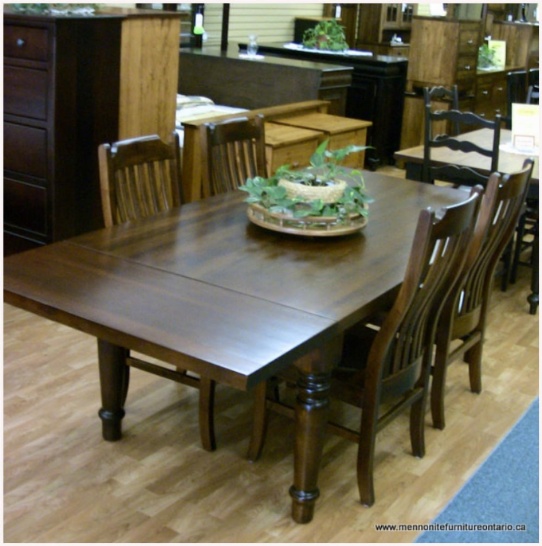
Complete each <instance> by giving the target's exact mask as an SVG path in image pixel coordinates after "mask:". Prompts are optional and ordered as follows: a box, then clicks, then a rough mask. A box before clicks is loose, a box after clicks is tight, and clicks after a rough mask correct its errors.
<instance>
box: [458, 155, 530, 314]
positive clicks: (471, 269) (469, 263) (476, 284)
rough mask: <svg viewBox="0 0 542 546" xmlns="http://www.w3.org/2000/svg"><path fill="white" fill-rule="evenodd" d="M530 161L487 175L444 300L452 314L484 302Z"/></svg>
mask: <svg viewBox="0 0 542 546" xmlns="http://www.w3.org/2000/svg"><path fill="white" fill-rule="evenodd" d="M533 164H534V162H533V160H532V159H528V160H526V161H525V163H524V165H523V169H522V170H521V171H519V172H517V173H513V174H506V175H504V176H501V175H499V174H498V173H493V174H492V175H491V176H490V177H489V181H488V183H487V188H486V191H485V193H484V196H483V198H482V204H481V207H480V214H479V217H478V221H477V223H476V227H475V232H474V237H473V239H472V242H471V245H470V247H469V250H468V252H467V260H466V263H465V273H464V275H462V276H461V277H460V278H459V279H458V283H457V287H456V289H454V290H453V291H452V293H451V295H450V302H448V303H447V306H451V309H450V311H451V312H453V313H454V314H455V316H463V315H467V314H469V313H473V312H475V311H476V312H478V310H479V309H480V308H481V306H482V305H483V304H487V301H488V299H489V291H490V289H491V286H492V282H491V281H492V278H493V275H494V272H495V268H496V266H497V263H498V261H499V259H500V256H501V254H502V253H503V251H504V249H505V248H506V246H507V245H508V243H509V242H510V240H511V238H512V236H513V234H514V230H515V227H516V225H517V222H518V219H519V216H520V214H521V211H522V208H523V204H524V202H525V199H526V196H527V191H528V188H529V181H530V179H531V175H532V171H533Z"/></svg>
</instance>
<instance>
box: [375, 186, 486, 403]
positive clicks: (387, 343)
mask: <svg viewBox="0 0 542 546" xmlns="http://www.w3.org/2000/svg"><path fill="white" fill-rule="evenodd" d="M481 193H482V188H481V187H480V186H477V187H476V188H474V189H473V190H472V192H471V195H470V196H469V198H468V199H467V200H465V201H464V202H462V203H460V204H458V205H454V206H450V207H447V208H445V209H443V212H442V214H441V215H439V216H440V218H438V217H437V215H436V213H435V212H434V211H431V210H430V209H426V210H423V211H422V212H421V213H420V216H419V219H418V225H417V229H416V233H415V236H414V241H413V244H412V249H411V253H410V258H409V261H408V265H407V270H406V274H405V278H404V281H403V284H402V285H401V289H400V291H399V294H398V296H397V298H396V300H395V303H394V305H393V307H392V309H391V311H390V313H388V315H387V316H386V319H385V320H384V322H383V324H382V327H381V329H380V331H379V332H378V334H377V336H376V338H375V341H374V343H373V345H372V347H371V351H370V353H369V360H368V367H367V370H368V373H369V370H371V369H372V372H371V373H372V374H374V373H375V370H378V371H377V376H378V377H380V378H381V379H382V381H383V386H384V388H385V389H388V390H391V391H393V392H395V394H397V389H400V390H403V391H404V390H405V389H407V388H412V386H413V385H414V383H415V382H416V381H418V380H419V378H420V371H421V370H422V369H427V366H428V365H429V363H430V361H431V359H430V354H431V351H432V345H433V339H434V335H435V327H436V323H437V317H438V315H439V313H440V311H441V308H442V305H443V302H444V301H445V299H446V296H447V294H448V292H449V290H450V289H451V287H452V286H453V283H454V282H455V280H456V278H457V276H458V275H459V273H460V272H461V268H462V267H463V264H464V261H465V252H464V249H465V248H466V246H467V245H468V244H469V242H470V240H471V238H472V234H473V229H474V223H475V220H476V217H477V213H478V208H479V202H480V194H481ZM422 366H423V368H422ZM409 371H412V373H410V372H409ZM368 377H369V376H368ZM373 380H376V379H375V378H374V375H373Z"/></svg>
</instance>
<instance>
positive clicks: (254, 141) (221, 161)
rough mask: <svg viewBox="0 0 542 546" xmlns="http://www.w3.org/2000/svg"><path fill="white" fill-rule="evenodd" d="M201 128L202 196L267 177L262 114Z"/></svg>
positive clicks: (235, 187) (205, 125)
mask: <svg viewBox="0 0 542 546" xmlns="http://www.w3.org/2000/svg"><path fill="white" fill-rule="evenodd" d="M201 131H202V134H201V141H202V160H203V196H204V197H209V196H210V195H216V194H219V193H225V192H229V191H233V190H236V189H237V188H238V187H239V186H241V185H243V184H244V183H245V182H246V180H247V178H253V177H255V176H262V177H264V178H265V177H267V167H266V159H265V132H264V122H263V116H261V115H258V116H256V117H254V118H246V117H242V118H235V119H230V120H226V121H223V122H220V123H205V124H203V125H202V128H201Z"/></svg>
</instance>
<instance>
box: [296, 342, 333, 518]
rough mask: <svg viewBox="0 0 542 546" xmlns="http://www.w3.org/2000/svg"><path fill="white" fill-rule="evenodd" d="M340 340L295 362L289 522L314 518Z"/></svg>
mask: <svg viewBox="0 0 542 546" xmlns="http://www.w3.org/2000/svg"><path fill="white" fill-rule="evenodd" d="M341 348H342V338H340V336H339V337H338V338H335V339H334V340H333V341H332V342H330V343H328V344H327V345H326V346H325V347H323V348H321V349H317V350H315V351H312V352H311V353H309V354H308V355H306V356H304V357H302V358H300V359H299V360H297V361H296V362H295V365H296V367H297V368H298V370H299V372H300V373H299V378H298V383H297V398H296V404H295V449H294V484H293V485H292V487H291V488H290V496H291V497H292V518H293V520H294V521H296V522H297V523H308V522H310V521H311V520H312V518H313V515H314V506H315V503H316V499H317V498H318V496H319V495H320V491H319V489H318V472H319V470H320V462H321V459H322V451H323V447H324V439H325V435H326V428H327V422H328V409H329V386H330V378H331V370H332V369H333V367H334V366H335V365H336V364H337V363H338V362H339V359H340V354H341Z"/></svg>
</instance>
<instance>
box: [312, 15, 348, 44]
mask: <svg viewBox="0 0 542 546" xmlns="http://www.w3.org/2000/svg"><path fill="white" fill-rule="evenodd" d="M303 45H304V46H305V47H310V48H313V49H324V50H329V51H345V50H347V49H348V44H347V43H346V37H345V35H344V27H343V26H342V25H340V24H339V23H338V22H337V20H336V19H330V20H327V21H320V22H319V23H318V24H317V25H316V26H315V27H314V28H308V29H307V30H306V31H305V32H304V33H303Z"/></svg>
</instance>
